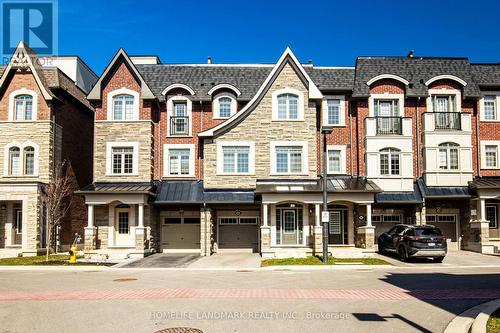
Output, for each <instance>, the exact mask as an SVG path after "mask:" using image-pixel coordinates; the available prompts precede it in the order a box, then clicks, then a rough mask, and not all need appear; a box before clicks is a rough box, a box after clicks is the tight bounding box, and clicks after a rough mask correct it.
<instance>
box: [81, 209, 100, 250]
mask: <svg viewBox="0 0 500 333" xmlns="http://www.w3.org/2000/svg"><path fill="white" fill-rule="evenodd" d="M96 236H97V228H96V227H95V226H94V205H93V204H88V205H87V226H86V227H85V235H84V237H83V238H84V239H83V248H84V250H85V251H91V250H95V249H96V238H97V237H96Z"/></svg>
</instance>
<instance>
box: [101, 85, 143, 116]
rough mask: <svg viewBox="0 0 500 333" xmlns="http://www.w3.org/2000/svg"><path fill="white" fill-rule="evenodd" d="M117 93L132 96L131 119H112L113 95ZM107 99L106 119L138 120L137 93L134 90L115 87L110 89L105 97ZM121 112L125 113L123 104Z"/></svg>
mask: <svg viewBox="0 0 500 333" xmlns="http://www.w3.org/2000/svg"><path fill="white" fill-rule="evenodd" d="M118 95H131V96H132V97H134V104H133V106H132V111H133V115H132V119H114V112H113V104H114V103H113V97H115V96H118ZM106 101H107V106H106V112H107V120H108V121H134V120H139V93H138V92H137V91H135V90H131V89H127V88H125V87H123V88H120V89H116V90H113V91H110V92H109V93H108V96H107V98H106ZM123 112H124V113H125V106H123Z"/></svg>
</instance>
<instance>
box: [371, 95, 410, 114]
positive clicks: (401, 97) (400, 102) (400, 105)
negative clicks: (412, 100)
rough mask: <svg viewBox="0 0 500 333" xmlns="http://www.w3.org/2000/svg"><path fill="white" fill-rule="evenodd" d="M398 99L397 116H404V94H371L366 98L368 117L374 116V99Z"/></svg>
mask: <svg viewBox="0 0 500 333" xmlns="http://www.w3.org/2000/svg"><path fill="white" fill-rule="evenodd" d="M378 99H383V100H391V99H392V100H394V99H397V100H398V111H399V116H400V117H404V116H405V95H404V94H389V93H385V94H371V95H370V97H369V98H368V117H375V100H378Z"/></svg>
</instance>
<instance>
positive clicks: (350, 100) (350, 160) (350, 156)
mask: <svg viewBox="0 0 500 333" xmlns="http://www.w3.org/2000/svg"><path fill="white" fill-rule="evenodd" d="M349 164H350V168H351V176H353V175H354V169H353V166H354V165H353V162H352V96H349Z"/></svg>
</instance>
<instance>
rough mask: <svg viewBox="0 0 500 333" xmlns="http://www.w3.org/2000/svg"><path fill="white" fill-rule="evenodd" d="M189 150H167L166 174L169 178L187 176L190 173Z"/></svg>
mask: <svg viewBox="0 0 500 333" xmlns="http://www.w3.org/2000/svg"><path fill="white" fill-rule="evenodd" d="M190 155H191V152H190V150H189V149H169V150H168V160H169V161H168V164H169V169H168V174H169V175H170V176H174V175H178V176H187V175H189V173H190V162H189V160H190Z"/></svg>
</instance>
